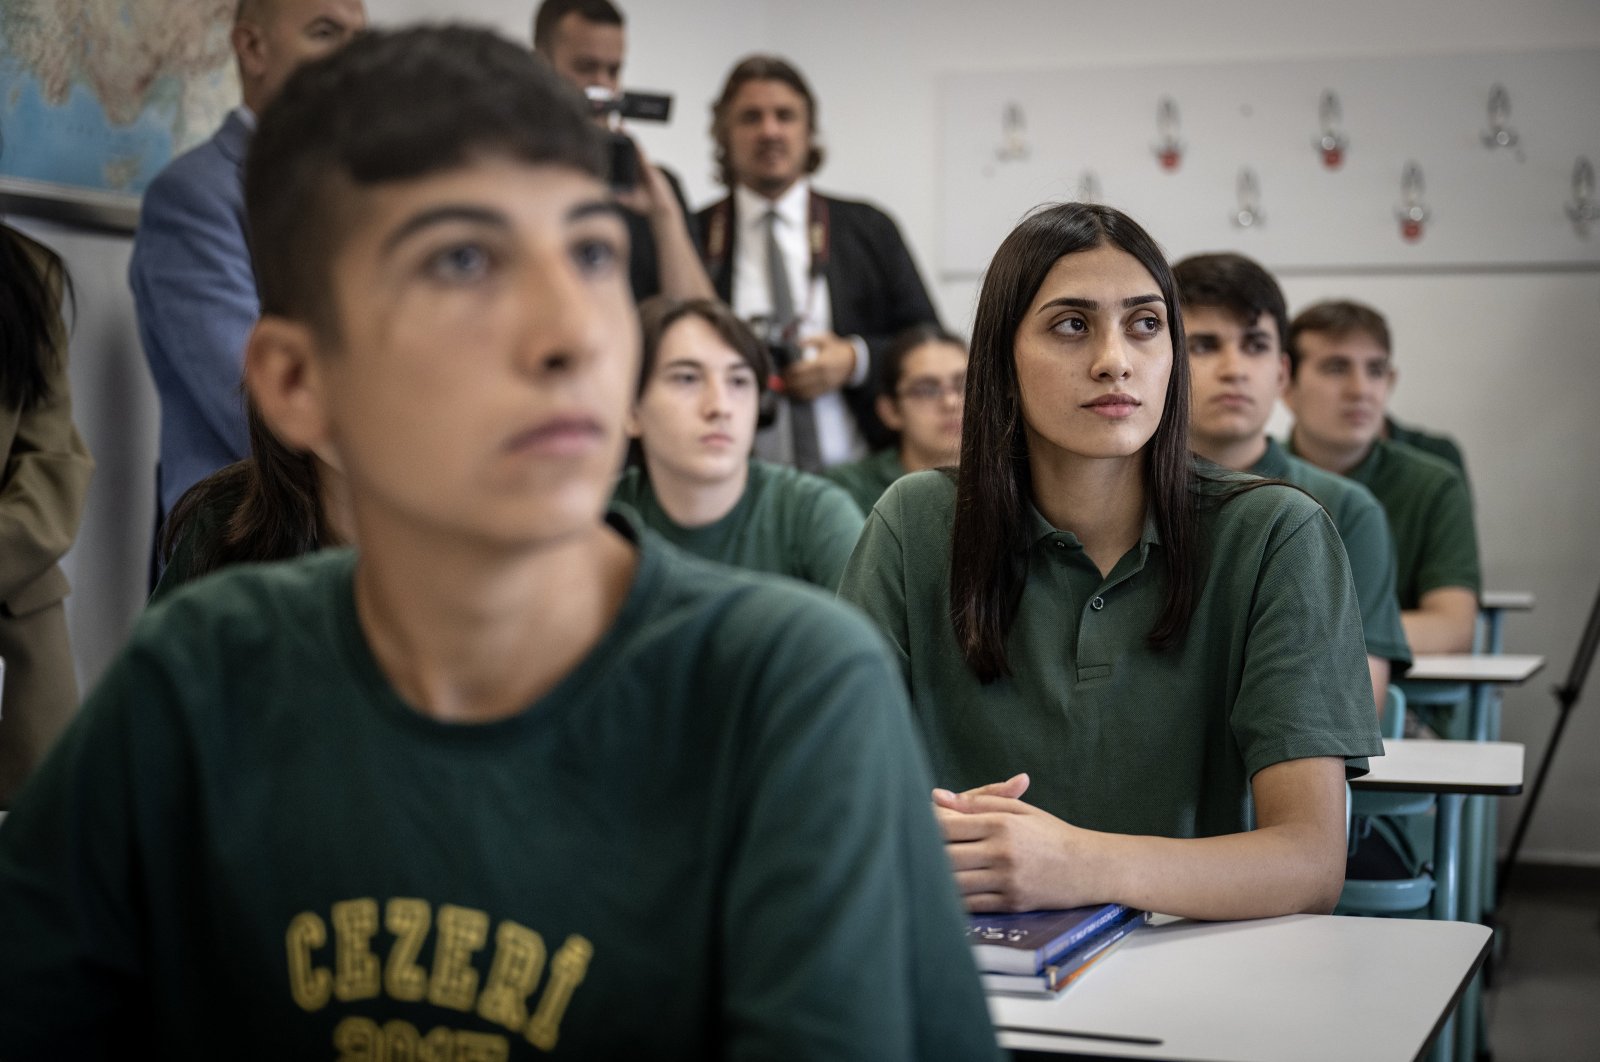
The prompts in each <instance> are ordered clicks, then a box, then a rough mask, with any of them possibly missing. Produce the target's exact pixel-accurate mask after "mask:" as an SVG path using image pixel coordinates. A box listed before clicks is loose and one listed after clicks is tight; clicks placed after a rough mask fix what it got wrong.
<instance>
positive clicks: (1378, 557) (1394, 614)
mask: <svg viewBox="0 0 1600 1062" xmlns="http://www.w3.org/2000/svg"><path fill="white" fill-rule="evenodd" d="M1339 532H1340V537H1341V538H1342V539H1343V540H1344V549H1345V553H1346V554H1347V555H1348V557H1349V561H1350V576H1351V579H1352V580H1353V581H1354V583H1355V588H1356V601H1357V603H1358V604H1359V606H1360V608H1361V631H1362V634H1363V636H1364V638H1365V641H1366V646H1367V655H1368V656H1376V657H1380V658H1382V659H1384V660H1389V661H1392V662H1394V663H1397V664H1401V665H1402V666H1404V665H1409V664H1410V663H1411V646H1410V645H1409V644H1408V643H1407V642H1406V632H1405V628H1404V627H1403V626H1402V625H1401V623H1400V598H1399V596H1398V594H1397V591H1396V579H1397V573H1396V563H1395V552H1394V537H1393V536H1392V535H1391V534H1390V533H1389V519H1388V517H1386V516H1384V514H1383V507H1382V506H1381V505H1379V504H1378V502H1377V500H1376V499H1375V498H1369V497H1358V498H1356V499H1353V500H1352V503H1351V504H1350V506H1349V508H1348V513H1347V515H1346V517H1345V519H1344V520H1343V522H1342V524H1341V527H1340V529H1339Z"/></svg>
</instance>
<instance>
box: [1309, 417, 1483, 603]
mask: <svg viewBox="0 0 1600 1062" xmlns="http://www.w3.org/2000/svg"><path fill="white" fill-rule="evenodd" d="M1291 452H1293V449H1292V447H1291ZM1347 475H1348V476H1349V477H1350V478H1351V479H1353V480H1355V481H1356V482H1357V483H1359V484H1361V485H1362V486H1364V487H1366V488H1367V489H1368V490H1370V491H1372V493H1373V496H1374V497H1376V498H1377V499H1378V502H1379V503H1380V504H1381V505H1382V506H1383V510H1384V513H1385V514H1387V515H1388V517H1389V530H1390V531H1391V532H1392V533H1393V534H1394V547H1395V562H1396V565H1397V567H1396V569H1395V593H1396V595H1397V596H1398V597H1399V599H1400V607H1401V609H1414V608H1417V607H1419V606H1420V605H1421V603H1422V595H1424V594H1426V593H1427V592H1428V591H1430V590H1438V589H1441V588H1443V587H1451V586H1459V587H1461V588H1463V589H1466V590H1471V591H1472V592H1473V593H1474V594H1477V593H1478V592H1479V591H1480V590H1482V588H1483V582H1482V577H1481V575H1480V574H1479V568H1478V536H1477V532H1476V530H1475V529H1474V527H1473V521H1472V499H1471V498H1470V497H1469V496H1468V494H1467V483H1466V480H1464V479H1462V478H1461V474H1460V473H1458V472H1457V471H1456V470H1455V469H1454V468H1451V467H1450V465H1449V464H1448V463H1446V462H1445V461H1443V460H1441V459H1439V458H1437V457H1434V456H1432V455H1431V454H1425V453H1423V452H1422V451H1420V450H1416V449H1413V448H1412V447H1410V446H1406V445H1404V444H1396V443H1392V442H1388V441H1386V440H1384V439H1379V440H1377V441H1376V442H1375V443H1373V444H1372V452H1371V453H1369V454H1368V455H1367V456H1366V458H1365V459H1364V460H1363V461H1362V462H1361V463H1360V464H1359V465H1357V466H1356V467H1355V468H1352V469H1351V470H1350V471H1349V472H1348V473H1347Z"/></svg>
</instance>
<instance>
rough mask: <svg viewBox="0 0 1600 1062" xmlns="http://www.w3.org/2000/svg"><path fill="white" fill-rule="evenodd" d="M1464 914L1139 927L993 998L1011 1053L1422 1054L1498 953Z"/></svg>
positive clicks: (1378, 1061)
mask: <svg viewBox="0 0 1600 1062" xmlns="http://www.w3.org/2000/svg"><path fill="white" fill-rule="evenodd" d="M1489 937H1490V932H1489V930H1488V929H1487V928H1485V927H1483V926H1478V925H1471V924H1468V923H1465V922H1431V921H1416V920H1410V919H1399V918H1341V917H1334V916H1331V915H1290V916H1288V917H1285V918H1269V919H1261V920H1259V921H1253V922H1190V921H1187V920H1182V919H1179V920H1169V921H1167V922H1166V924H1160V925H1158V924H1155V923H1152V924H1151V925H1149V926H1146V927H1145V928H1143V929H1140V930H1138V931H1136V932H1135V933H1134V934H1133V935H1132V936H1130V937H1128V939H1127V940H1126V941H1124V942H1123V944H1122V946H1121V947H1120V948H1119V949H1118V950H1117V951H1116V952H1115V953H1114V954H1112V955H1108V956H1107V957H1106V959H1105V961H1103V962H1101V963H1100V964H1099V965H1098V966H1097V967H1096V968H1095V969H1093V970H1091V971H1090V972H1089V973H1087V974H1086V975H1085V976H1084V977H1083V979H1082V980H1081V981H1079V982H1077V983H1076V984H1074V985H1073V986H1072V987H1071V988H1069V989H1067V990H1066V992H1065V993H1064V994H1062V995H1061V996H1059V997H1057V998H1055V999H1031V998H1027V997H1022V996H1001V995H991V996H990V997H989V1013H990V1015H991V1016H992V1017H993V1018H994V1022H995V1026H996V1028H997V1029H998V1031H999V1033H1000V1043H1001V1044H1002V1045H1003V1046H1005V1047H1008V1048H1013V1049H1024V1050H1031V1051H1047V1052H1053V1053H1058V1054H1066V1055H1079V1056H1084V1055H1088V1056H1096V1057H1113V1058H1145V1059H1191V1060H1195V1062H1283V1060H1285V1059H1296V1060H1299V1062H1322V1060H1327V1062H1345V1060H1347V1059H1350V1058H1361V1059H1363V1060H1369V1062H1385V1060H1390V1059H1395V1060H1398V1059H1405V1060H1411V1059H1415V1058H1417V1057H1418V1056H1419V1055H1421V1053H1422V1051H1423V1048H1424V1047H1425V1046H1426V1045H1427V1043H1428V1041H1429V1040H1430V1039H1431V1038H1432V1036H1433V1034H1434V1032H1435V1031H1436V1030H1437V1029H1438V1028H1439V1027H1440V1025H1441V1024H1442V1023H1443V1022H1444V1020H1445V1018H1446V1017H1447V1016H1448V1015H1449V1013H1450V1011H1451V1009H1452V1008H1453V1007H1454V1006H1455V1003H1456V1000H1457V999H1458V998H1459V996H1460V994H1461V991H1462V989H1463V988H1464V987H1465V985H1466V983H1467V980H1468V979H1469V978H1470V977H1471V976H1472V975H1473V973H1474V972H1475V971H1476V970H1477V969H1478V966H1479V964H1481V963H1482V962H1483V958H1484V955H1485V954H1486V953H1487V951H1488V947H1489Z"/></svg>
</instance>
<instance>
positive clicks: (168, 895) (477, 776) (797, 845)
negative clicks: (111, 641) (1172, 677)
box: [0, 535, 995, 1060]
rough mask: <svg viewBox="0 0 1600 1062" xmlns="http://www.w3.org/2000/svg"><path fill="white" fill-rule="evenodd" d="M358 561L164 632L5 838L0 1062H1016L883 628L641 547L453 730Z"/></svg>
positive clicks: (259, 588) (85, 725)
mask: <svg viewBox="0 0 1600 1062" xmlns="http://www.w3.org/2000/svg"><path fill="white" fill-rule="evenodd" d="M354 565H355V560H354V557H353V555H352V553H351V552H349V551H347V550H337V551H331V552H326V553H322V554H317V555H314V556H310V557H306V558H302V559H300V560H297V561H292V562H288V563H284V564H277V565H265V566H257V565H250V566H243V567H240V568H236V569H232V570H229V571H226V572H221V573H219V574H217V575H216V576H214V577H212V578H209V579H205V580H201V581H199V582H197V583H195V584H193V585H191V586H189V587H185V588H184V589H183V590H182V591H180V592H178V593H176V594H174V595H172V597H170V598H169V599H168V600H167V601H166V602H164V603H163V604H161V605H159V606H157V607H155V608H152V609H150V610H148V611H147V612H146V613H145V614H144V616H143V617H142V618H141V619H140V621H139V624H138V626H137V627H136V629H135V631H134V634H133V636H132V640H131V642H130V644H129V646H128V647H127V649H126V650H125V651H124V652H123V653H122V655H121V656H120V657H119V658H118V659H117V661H116V662H115V663H114V664H113V665H112V667H111V668H110V670H109V671H108V673H107V675H106V677H105V679H104V680H103V681H102V682H101V684H100V686H99V687H98V688H97V689H96V691H95V692H94V694H93V695H92V696H91V697H90V698H89V700H88V703H87V704H86V705H85V707H84V709H83V711H82V713H81V715H80V716H79V718H78V719H77V720H76V722H75V724H74V725H73V727H72V729H71V730H70V731H69V733H68V735H67V736H66V737H65V738H64V739H63V741H62V743H61V745H60V746H59V747H58V749H57V750H56V753H55V754H54V756H53V757H52V758H51V759H50V760H49V762H48V764H47V765H46V766H45V767H44V768H43V769H42V771H41V772H40V774H39V775H38V776H37V778H36V780H35V782H34V783H33V785H32V786H31V787H30V788H29V789H28V790H27V792H26V793H25V794H24V796H23V797H22V799H21V800H20V801H19V802H18V804H17V805H16V807H15V809H14V810H13V811H12V813H11V815H10V817H9V819H7V821H6V822H5V824H4V826H3V828H0V942H3V944H0V1056H4V1057H5V1058H7V1059H31V1058H80V1057H94V1058H98V1057H110V1056H111V1055H112V1054H113V1053H114V1052H121V1051H124V1050H126V1049H127V1045H129V1044H136V1045H138V1046H139V1049H140V1050H141V1051H145V1052H148V1053H149V1054H150V1055H151V1057H156V1058H164V1059H177V1058H214V1057H226V1058H242V1059H255V1058H261V1059H267V1058H270V1059H287V1058H296V1059H298V1058H333V1057H336V1056H337V1057H389V1058H427V1057H433V1058H448V1059H469V1058H470V1059H495V1058H508V1057H509V1058H530V1059H531V1058H544V1057H547V1054H548V1055H549V1056H550V1057H565V1058H579V1059H602V1058H606V1059H609V1058H646V1057H648V1058H692V1059H702V1058H756V1057H759V1058H778V1057H792V1058H835V1057H840V1058H842V1057H850V1058H859V1059H905V1060H911V1059H923V1058H947V1059H967V1058H987V1057H992V1056H993V1053H994V1050H995V1048H994V1041H993V1032H992V1029H991V1026H990V1024H989V1020H988V1016H987V1012H986V1010H985V1007H984V1001H983V997H982V993H981V989H980V988H979V985H978V980H977V976H976V973H975V971H974V968H973V965H972V962H971V959H970V955H969V950H968V947H967V944H966V940H965V937H964V934H963V924H962V915H961V910H960V905H959V900H958V899H957V896H956V893H955V889H954V885H953V882H952V879H951V875H950V869H949V864H948V861H947V859H946V857H945V854H944V850H943V845H942V843H941V839H940V837H939V835H938V832H937V829H936V827H935V825H934V823H933V819H932V815H931V813H930V810H929V798H928V791H929V786H930V781H929V777H928V773H927V770H926V768H925V765H924V761H923V759H922V756H921V753H920V751H919V750H918V747H917V743H916V738H915V735H914V733H913V730H912V725H911V722H910V718H909V714H908V711H907V707H906V703H905V698H904V694H903V691H902V688H901V684H900V682H899V679H898V676H897V675H896V673H895V670H894V665H893V663H892V662H891V661H890V659H889V657H888V654H887V652H886V651H885V648H884V646H883V643H882V640H881V638H879V637H878V635H877V634H876V632H875V631H873V630H872V628H871V627H870V626H869V625H868V624H867V623H866V622H865V621H864V620H863V619H862V618H861V617H860V616H858V615H856V614H855V613H854V612H853V611H852V610H849V609H845V608H842V607H840V606H839V605H837V604H836V603H833V602H831V601H828V600H825V599H824V598H823V597H822V595H820V594H818V593H817V592H815V591H813V590H811V589H809V588H807V587H802V586H798V585H791V584H788V583H782V582H779V581H777V580H770V579H759V578H756V577H753V576H750V575H747V574H745V573H741V572H736V571H732V570H729V569H725V568H722V567H719V566H717V565H713V564H708V563H705V562H702V561H699V560H697V559H694V558H691V557H687V556H685V555H682V554H680V553H679V552H677V551H676V550H673V549H671V548H670V547H668V546H666V545H664V544H663V543H661V542H660V541H659V540H655V539H653V538H652V537H651V536H648V535H643V536H641V540H640V553H639V567H638V571H637V575H636V577H635V579H634V582H633V585H632V587H631V588H630V590H629V593H628V595H627V598H626V600H625V602H624V604H623V605H622V608H621V611H620V613H619V614H618V616H617V618H616V620H615V622H614V623H613V625H612V626H611V628H610V629H609V630H608V631H607V632H606V633H605V634H604V635H603V636H602V638H601V640H600V641H599V642H598V643H597V644H596V645H595V646H594V648H593V650H592V651H591V652H590V653H589V655H588V656H587V657H586V658H585V659H584V660H583V661H582V662H580V663H579V664H578V666H577V667H576V668H575V669H574V670H573V671H572V672H571V673H570V674H568V675H567V676H566V678H564V679H563V680H562V681H561V682H560V683H559V684H558V685H557V687H556V688H555V689H554V690H552V691H551V692H550V693H549V694H547V695H546V696H544V697H542V698H540V699H539V700H538V701H537V702H536V703H534V704H532V705H530V706H529V708H528V709H527V710H526V711H525V712H523V713H521V714H520V715H517V716H515V717H512V718H509V719H505V720H502V721H499V722H495V723H488V724H482V725H461V724H457V725H451V724H446V723H441V722H438V721H436V720H433V719H430V718H427V717H425V716H423V715H421V714H419V713H418V712H416V711H414V710H413V709H412V708H410V707H409V706H408V705H407V704H406V703H405V702H403V701H402V700H401V699H400V697H399V696H398V695H397V694H396V693H395V691H394V689H393V688H392V687H391V686H390V685H389V683H388V682H387V681H386V680H385V678H384V675H383V673H382V671H381V670H380V669H379V667H378V664H377V663H376V661H375V660H374V657H373V655H372V652H371V650H370V649H369V647H368V645H367V642H366V640H365V638H364V636H363V634H362V630H361V626H360V624H359V622H358V620H357V616H356V612H355V605H354V601H353V595H352V573H353V571H354ZM419 1042H420V1044H421V1045H422V1047H421V1052H419V1051H418V1044H419Z"/></svg>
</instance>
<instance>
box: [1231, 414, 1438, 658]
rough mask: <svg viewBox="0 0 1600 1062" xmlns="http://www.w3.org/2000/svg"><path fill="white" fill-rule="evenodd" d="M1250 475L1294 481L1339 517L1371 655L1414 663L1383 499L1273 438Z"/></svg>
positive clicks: (1337, 524) (1336, 521)
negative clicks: (1295, 454) (1402, 622)
mask: <svg viewBox="0 0 1600 1062" xmlns="http://www.w3.org/2000/svg"><path fill="white" fill-rule="evenodd" d="M1250 471H1251V472H1252V473H1253V474H1255V475H1258V476H1265V477H1266V478H1268V479H1281V480H1283V481H1284V482H1285V483H1293V484H1294V485H1295V486H1297V487H1299V488H1300V489H1301V490H1303V491H1305V492H1306V493H1307V494H1309V495H1311V496H1312V497H1313V498H1315V499H1317V501H1319V502H1321V503H1322V507H1323V508H1324V509H1326V510H1327V511H1328V515H1329V516H1331V517H1332V518H1333V526H1334V527H1335V528H1337V529H1338V531H1339V539H1340V541H1342V542H1343V543H1344V552H1345V556H1346V557H1347V558H1348V559H1349V561H1350V575H1351V578H1352V579H1354V580H1355V584H1356V602H1357V604H1359V605H1360V607H1361V632H1362V634H1363V635H1364V636H1365V638H1366V643H1367V655H1368V656H1376V657H1381V658H1383V659H1385V660H1389V661H1392V662H1394V663H1397V664H1400V665H1402V666H1408V665H1410V663H1411V647H1410V646H1409V645H1407V644H1406V632H1405V628H1404V627H1402V626H1401V625H1400V602H1399V599H1398V598H1396V597H1395V559H1394V537H1393V536H1392V535H1390V534H1389V520H1388V518H1387V517H1385V516H1384V515H1383V506H1381V505H1379V504H1378V499H1376V498H1374V497H1373V496H1372V492H1371V491H1369V490H1367V489H1366V488H1365V487H1363V486H1361V485H1360V484H1359V483H1352V482H1351V481H1350V480H1348V479H1345V478H1344V477H1343V476H1336V475H1334V474H1333V473H1332V472H1324V471H1323V470H1322V469H1320V468H1318V467H1317V466H1316V465H1313V464H1312V463H1311V462H1309V461H1302V460H1301V459H1300V458H1298V457H1290V456H1289V455H1288V454H1287V453H1285V452H1284V449H1283V447H1282V446H1280V445H1278V441H1277V440H1276V439H1271V438H1269V439H1268V440H1267V452H1266V453H1265V454H1263V455H1261V460H1259V461H1257V462H1256V463H1255V465H1253V466H1252V467H1251V468H1250Z"/></svg>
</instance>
